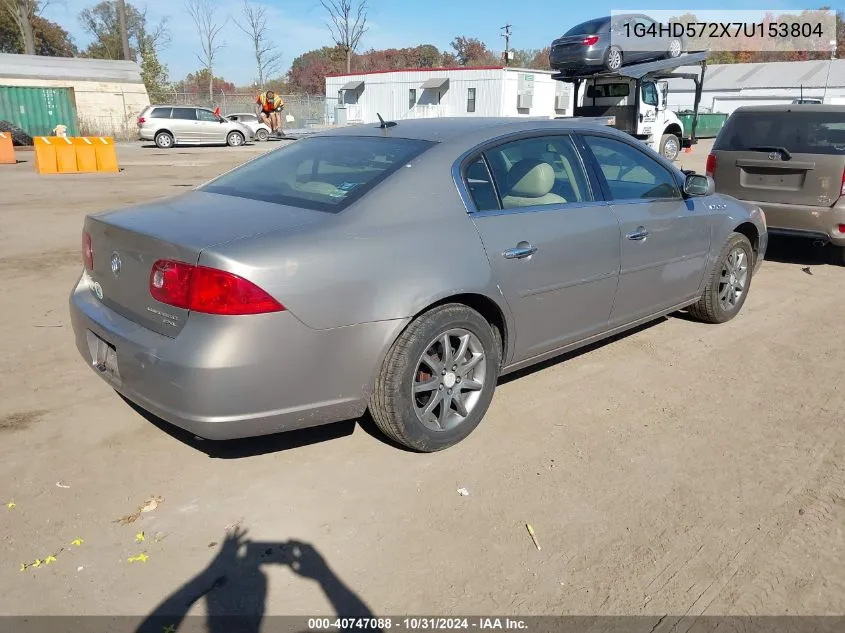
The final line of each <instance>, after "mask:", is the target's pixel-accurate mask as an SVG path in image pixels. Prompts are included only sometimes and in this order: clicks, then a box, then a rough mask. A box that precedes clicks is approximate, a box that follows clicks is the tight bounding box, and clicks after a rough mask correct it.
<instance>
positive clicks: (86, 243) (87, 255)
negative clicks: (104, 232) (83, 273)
mask: <svg viewBox="0 0 845 633" xmlns="http://www.w3.org/2000/svg"><path fill="white" fill-rule="evenodd" d="M82 263H83V264H85V270H87V271H89V272H90V271H92V270H94V249H93V248H91V236H90V235H88V231H82Z"/></svg>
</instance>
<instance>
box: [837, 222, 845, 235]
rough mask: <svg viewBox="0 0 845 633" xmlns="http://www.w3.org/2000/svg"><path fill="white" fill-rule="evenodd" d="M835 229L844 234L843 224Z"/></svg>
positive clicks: (844, 226)
mask: <svg viewBox="0 0 845 633" xmlns="http://www.w3.org/2000/svg"><path fill="white" fill-rule="evenodd" d="M836 228H837V229H839V232H840V233H843V234H845V224H840V225H839V226H837V227H836Z"/></svg>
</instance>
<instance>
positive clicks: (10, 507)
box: [6, 501, 18, 510]
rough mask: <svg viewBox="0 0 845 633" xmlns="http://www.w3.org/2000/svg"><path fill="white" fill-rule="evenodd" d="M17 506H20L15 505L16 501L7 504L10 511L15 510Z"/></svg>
mask: <svg viewBox="0 0 845 633" xmlns="http://www.w3.org/2000/svg"><path fill="white" fill-rule="evenodd" d="M17 505H18V504H17V503H15V502H14V501H10V502H9V503H7V504H6V507H7V508H9V510H14V509H15V507H16V506H17Z"/></svg>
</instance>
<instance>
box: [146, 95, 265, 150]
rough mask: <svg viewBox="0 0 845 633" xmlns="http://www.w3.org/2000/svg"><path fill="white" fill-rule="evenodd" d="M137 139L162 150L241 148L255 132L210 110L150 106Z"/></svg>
mask: <svg viewBox="0 0 845 633" xmlns="http://www.w3.org/2000/svg"><path fill="white" fill-rule="evenodd" d="M138 136H139V137H140V139H141V140H142V141H154V142H155V144H156V145H157V146H158V147H160V148H161V149H168V148H171V147H173V146H174V145H229V146H230V147H239V146H241V145H243V144H244V143H246V142H247V141H252V140H253V139H254V133H253V132H252V130H250V129H249V128H248V127H247V126H245V125H243V124H241V123H239V122H238V121H230V120H228V119H225V118H223V117H221V116H218V115H216V114H214V112H212V111H211V110H209V109H208V108H198V107H195V106H169V105H155V106H152V105H151V106H147V107H146V108H144V110H143V112H141V114H140V115H139V116H138Z"/></svg>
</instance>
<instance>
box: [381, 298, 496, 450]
mask: <svg viewBox="0 0 845 633" xmlns="http://www.w3.org/2000/svg"><path fill="white" fill-rule="evenodd" d="M444 337H446V340H448V341H449V347H450V349H451V358H452V361H449V362H450V363H452V362H453V363H454V364H452V365H451V366H448V365H447V366H446V367H443V364H442V362H443V360H444V345H443V342H442V341H443V340H444ZM462 347H463V348H464V353H463V354H462V355H461V357H460V358H457V355H458V353H459V352H460V351H461V348H462ZM501 354H502V350H501V338H500V337H498V336H497V335H496V332H495V331H494V328H493V327H491V325H490V324H489V323H488V322H487V321H486V320H485V319H484V317H482V316H481V315H480V314H479V313H478V312H476V311H475V310H472V309H471V308H468V307H467V306H465V305H461V304H456V303H450V304H446V305H442V306H438V307H436V308H434V309H432V310H430V311H428V312H426V313H424V314H422V315H421V316H419V317H417V318H416V319H414V321H412V322H411V323H410V325H408V327H407V328H406V329H405V330H404V331H403V332H402V334H400V335H399V337H398V338H397V339H396V341H395V342H394V343H393V345H392V346H391V348H390V351H389V352H388V353H387V356H386V357H385V359H384V361H383V363H382V366H381V370H380V371H379V374H378V377H377V378H376V382H375V388H374V390H373V395H372V397H371V398H370V406H369V409H370V414H371V415H372V417H373V420H374V421H375V423H376V425H377V426H378V428H379V429H380V430H381V431H382V432H383V433H384V434H385V435H386V436H387V437H389V438H390V439H392V440H394V441H395V442H397V443H399V444H402V445H403V446H406V447H408V448H410V449H413V450H415V451H418V452H423V453H430V452H434V451H439V450H443V449H445V448H448V447H450V446H454V445H455V444H457V443H458V442H460V441H461V440H463V439H464V438H466V437H467V436H468V435H469V434H470V433H472V431H473V430H474V429H475V427H477V426H478V424H479V423H480V422H481V419H482V418H483V417H484V414H485V413H486V412H487V408H488V407H489V406H490V401H491V400H492V398H493V392H494V390H495V389H496V381H497V380H498V377H499V363H500V358H501ZM479 355H480V356H481V358H480V359H478V356H479ZM425 359H427V360H425ZM431 363H433V365H432V364H431ZM461 367H463V369H461ZM455 368H456V369H455ZM444 372H445V373H444ZM462 383H463V385H469V384H470V383H472V387H471V388H469V389H468V388H467V387H465V386H464V387H462V386H461V384H462ZM455 394H457V398H456V395H455ZM447 397H448V398H449V400H448V404H447V406H446V408H445V409H444V406H443V403H444V400H443V399H444V398H447ZM461 409H462V411H461ZM427 411H428V413H427ZM464 413H465V414H466V415H464ZM423 420H425V422H424V421H423Z"/></svg>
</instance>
